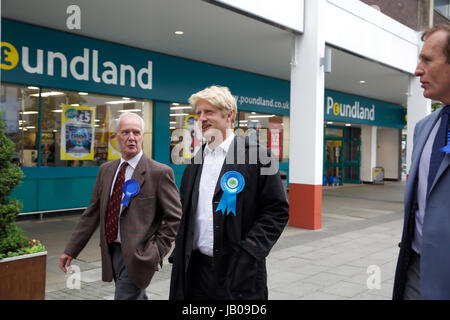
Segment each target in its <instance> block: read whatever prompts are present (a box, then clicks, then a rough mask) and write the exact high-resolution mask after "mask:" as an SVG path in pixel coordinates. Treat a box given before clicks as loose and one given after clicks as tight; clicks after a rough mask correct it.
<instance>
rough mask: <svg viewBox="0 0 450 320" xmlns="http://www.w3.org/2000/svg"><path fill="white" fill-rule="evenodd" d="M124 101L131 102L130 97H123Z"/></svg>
mask: <svg viewBox="0 0 450 320" xmlns="http://www.w3.org/2000/svg"><path fill="white" fill-rule="evenodd" d="M122 99H123V100H130V98H128V97H122Z"/></svg>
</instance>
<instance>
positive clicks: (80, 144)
mask: <svg viewBox="0 0 450 320" xmlns="http://www.w3.org/2000/svg"><path fill="white" fill-rule="evenodd" d="M94 123H95V107H86V106H81V107H75V106H70V105H63V106H62V113H61V160H94V141H95V139H94V134H95V127H94Z"/></svg>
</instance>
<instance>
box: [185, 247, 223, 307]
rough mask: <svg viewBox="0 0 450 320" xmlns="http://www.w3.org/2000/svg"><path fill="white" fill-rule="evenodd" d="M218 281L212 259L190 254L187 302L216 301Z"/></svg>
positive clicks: (198, 252) (194, 253) (196, 252)
mask: <svg viewBox="0 0 450 320" xmlns="http://www.w3.org/2000/svg"><path fill="white" fill-rule="evenodd" d="M218 289H219V286H218V281H217V272H216V270H215V265H214V258H213V257H209V256H206V255H204V254H202V253H200V251H198V250H194V251H193V252H192V256H191V259H190V262H189V269H188V290H187V296H186V299H187V300H217V299H218V291H219V290H218Z"/></svg>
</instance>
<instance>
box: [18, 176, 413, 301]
mask: <svg viewBox="0 0 450 320" xmlns="http://www.w3.org/2000/svg"><path fill="white" fill-rule="evenodd" d="M404 188H405V182H404V181H399V182H385V183H384V185H371V184H360V185H352V184H349V185H344V186H341V187H324V189H323V201H322V228H321V229H320V230H314V231H313V230H305V229H298V228H293V227H286V229H285V230H284V232H283V234H282V235H281V237H280V239H279V240H278V242H277V243H276V244H275V246H274V247H273V249H272V251H271V252H270V254H269V256H268V257H267V272H268V275H267V278H268V288H269V299H272V300H390V299H391V297H392V287H393V281H394V274H395V267H396V261H397V255H398V251H399V247H398V243H399V242H400V238H401V231H402V226H403V193H404ZM37 217H38V216H37ZM78 219H79V214H75V215H74V214H72V215H67V214H58V215H52V216H45V215H44V218H43V219H41V220H40V219H38V218H31V219H30V218H27V219H26V220H22V221H18V222H17V225H18V226H20V227H21V228H22V229H23V230H24V231H25V234H26V235H27V236H28V237H32V238H36V239H39V240H41V242H42V243H43V244H44V245H45V246H46V248H47V252H48V255H47V275H46V295H45V298H46V300H111V299H113V297H114V283H107V282H102V281H101V260H100V247H99V231H96V233H95V234H94V235H93V236H92V238H91V240H90V241H89V243H88V244H87V246H86V247H85V249H84V250H83V251H82V252H81V254H80V255H79V257H78V258H77V259H74V260H73V261H72V266H74V267H73V268H74V270H75V271H78V270H79V271H80V272H79V273H77V272H76V273H73V274H68V275H66V274H64V273H63V272H62V271H61V270H60V269H59V267H58V263H59V256H60V255H61V253H62V251H63V249H64V247H65V244H66V243H67V241H68V240H69V237H70V235H71V232H72V230H73V229H74V228H75V226H76V223H77V221H78ZM167 257H168V255H167V256H166V258H165V260H164V265H163V268H162V269H161V270H160V271H158V272H156V274H155V276H154V278H153V279H152V282H151V283H150V286H149V287H148V288H147V294H148V296H149V299H151V300H167V299H168V296H169V284H170V273H171V264H169V263H168V261H167Z"/></svg>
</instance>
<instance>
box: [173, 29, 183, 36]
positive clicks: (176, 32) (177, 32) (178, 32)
mask: <svg viewBox="0 0 450 320" xmlns="http://www.w3.org/2000/svg"><path fill="white" fill-rule="evenodd" d="M174 33H175V34H177V35H182V34H184V31H181V30H177V31H175V32H174Z"/></svg>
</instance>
